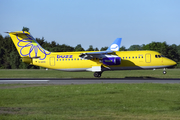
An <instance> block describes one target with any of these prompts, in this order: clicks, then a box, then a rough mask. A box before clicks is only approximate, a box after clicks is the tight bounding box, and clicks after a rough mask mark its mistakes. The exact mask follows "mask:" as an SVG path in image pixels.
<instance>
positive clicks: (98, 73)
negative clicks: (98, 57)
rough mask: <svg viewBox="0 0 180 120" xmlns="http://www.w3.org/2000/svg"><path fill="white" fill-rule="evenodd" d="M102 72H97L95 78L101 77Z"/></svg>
mask: <svg viewBox="0 0 180 120" xmlns="http://www.w3.org/2000/svg"><path fill="white" fill-rule="evenodd" d="M101 74H102V72H95V73H94V77H101Z"/></svg>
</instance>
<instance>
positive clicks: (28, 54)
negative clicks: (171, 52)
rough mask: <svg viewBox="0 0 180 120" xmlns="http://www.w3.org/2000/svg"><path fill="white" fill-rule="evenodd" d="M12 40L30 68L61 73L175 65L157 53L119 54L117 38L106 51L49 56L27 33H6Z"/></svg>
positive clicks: (99, 75) (97, 73)
mask: <svg viewBox="0 0 180 120" xmlns="http://www.w3.org/2000/svg"><path fill="white" fill-rule="evenodd" d="M6 33H8V34H9V35H10V37H11V38H12V41H13V42H14V45H15V46H16V49H17V50H18V52H19V55H20V56H21V58H22V61H23V62H25V63H28V64H31V65H35V66H40V67H44V68H49V69H54V70H62V71H91V72H94V77H101V74H102V72H104V71H109V70H138V69H156V68H164V71H163V73H164V74H166V71H165V68H168V67H172V66H175V65H176V62H174V61H173V60H170V59H168V58H166V57H165V56H163V55H161V54H160V53H158V52H156V51H150V50H142V51H119V48H120V44H121V40H122V38H117V39H116V40H115V41H114V42H113V43H112V44H111V45H110V46H109V48H108V49H107V50H106V51H80V52H49V51H47V50H45V49H43V48H42V47H41V46H40V45H39V43H38V42H37V41H36V39H34V38H33V36H32V35H31V34H30V33H29V32H26V31H16V32H6Z"/></svg>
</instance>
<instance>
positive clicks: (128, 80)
mask: <svg viewBox="0 0 180 120" xmlns="http://www.w3.org/2000/svg"><path fill="white" fill-rule="evenodd" d="M100 83H129V84H132V83H160V84H166V83H169V84H174V83H180V79H157V78H156V79H155V78H148V79H142V78H108V79H104V78H102V79H97V78H95V79H93V78H89V79H88V78H86V79H70V78H64V79H53V78H48V79H47V78H44V79H42V78H41V79H32V78H31V79H28V78H26V79H22V78H21V79H8V78H6V79H2V78H1V79H0V84H60V85H66V84H67V85H68V84H100Z"/></svg>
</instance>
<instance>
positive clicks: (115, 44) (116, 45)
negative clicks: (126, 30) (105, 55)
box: [106, 38, 122, 51]
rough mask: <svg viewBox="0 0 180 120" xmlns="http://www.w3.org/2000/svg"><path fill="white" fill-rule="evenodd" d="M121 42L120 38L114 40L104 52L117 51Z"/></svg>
mask: <svg viewBox="0 0 180 120" xmlns="http://www.w3.org/2000/svg"><path fill="white" fill-rule="evenodd" d="M121 40H122V38H116V40H115V41H114V42H113V43H112V44H111V45H110V46H109V48H108V49H107V50H106V51H119V48H120V45H121Z"/></svg>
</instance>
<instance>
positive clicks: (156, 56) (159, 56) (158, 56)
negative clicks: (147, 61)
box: [155, 55, 165, 58]
mask: <svg viewBox="0 0 180 120" xmlns="http://www.w3.org/2000/svg"><path fill="white" fill-rule="evenodd" d="M161 57H165V56H164V55H155V58H161Z"/></svg>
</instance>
